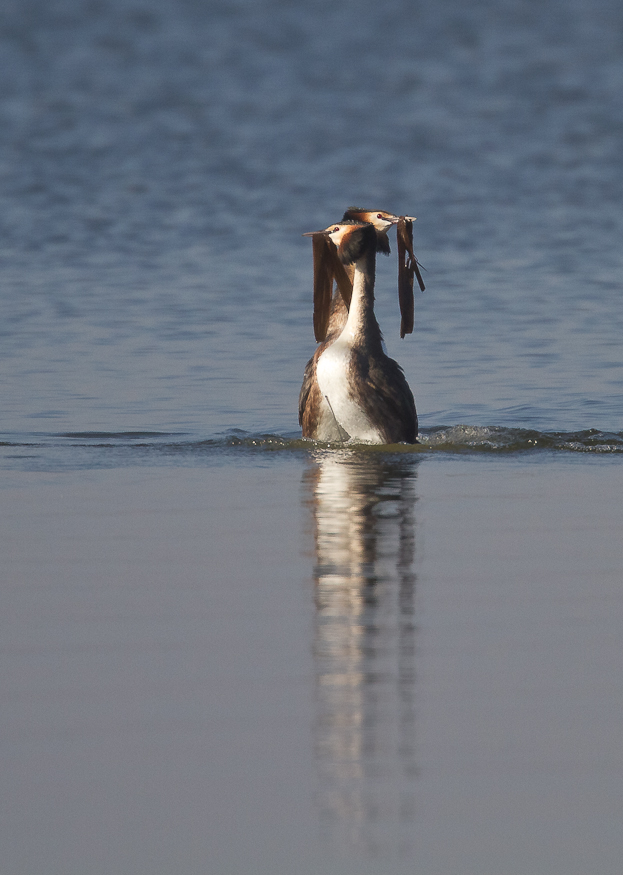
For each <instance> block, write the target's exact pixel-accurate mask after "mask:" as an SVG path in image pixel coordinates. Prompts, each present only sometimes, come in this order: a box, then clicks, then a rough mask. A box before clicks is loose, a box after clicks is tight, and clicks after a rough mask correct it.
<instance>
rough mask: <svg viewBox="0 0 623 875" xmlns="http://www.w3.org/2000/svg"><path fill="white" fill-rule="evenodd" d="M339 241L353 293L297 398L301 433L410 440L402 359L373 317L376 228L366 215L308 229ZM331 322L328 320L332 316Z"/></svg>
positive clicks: (413, 431) (413, 419) (409, 401)
mask: <svg viewBox="0 0 623 875" xmlns="http://www.w3.org/2000/svg"><path fill="white" fill-rule="evenodd" d="M310 236H312V237H314V239H316V238H317V237H319V236H322V237H327V238H328V239H329V240H331V241H332V243H334V244H335V245H336V247H337V248H336V252H337V256H338V257H339V259H340V262H341V263H342V264H344V266H345V267H346V269H347V270H348V267H349V266H351V267H352V272H353V279H354V282H353V292H352V300H351V304H350V309H349V310H348V313H347V318H346V321H345V322H344V324H343V326H342V327H341V328H340V327H339V325H338V326H337V327H336V328H335V330H334V332H333V333H332V334H331V335H330V336H329V337H327V338H326V339H325V341H324V342H323V343H322V344H321V345H320V346H319V347H318V349H317V350H316V352H315V354H314V356H313V357H312V358H311V360H310V361H309V362H308V365H307V367H306V369H305V376H304V379H303V386H302V388H301V393H300V397H299V422H300V423H301V426H302V430H303V436H304V437H311V438H315V439H316V440H326V441H344V440H348V439H352V440H356V441H364V442H368V443H396V442H399V441H405V442H407V443H413V442H414V441H415V439H416V436H417V414H416V410H415V403H414V401H413V395H412V393H411V390H410V389H409V386H408V384H407V381H406V379H405V377H404V374H403V372H402V369H401V368H400V366H399V365H398V364H397V363H396V362H395V361H394V360H393V359H391V358H389V357H388V356H387V355H386V354H385V353H384V351H383V346H382V336H381V330H380V328H379V325H378V322H377V321H376V317H375V316H374V278H375V269H376V250H377V246H378V241H377V233H376V232H375V230H374V227H373V226H371V225H370V224H367V223H363V222H353V221H352V220H351V221H347V222H341V223H339V224H337V225H335V226H331V227H329V228H327V229H326V230H325V231H321V232H318V233H317V234H313V235H310ZM329 326H330V319H329Z"/></svg>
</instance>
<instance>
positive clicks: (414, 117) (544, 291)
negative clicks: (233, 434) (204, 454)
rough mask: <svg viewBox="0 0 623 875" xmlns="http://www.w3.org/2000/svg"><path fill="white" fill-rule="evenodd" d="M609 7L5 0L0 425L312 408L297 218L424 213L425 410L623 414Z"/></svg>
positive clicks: (309, 223) (381, 306)
mask: <svg viewBox="0 0 623 875" xmlns="http://www.w3.org/2000/svg"><path fill="white" fill-rule="evenodd" d="M621 16H622V13H621V10H620V8H619V6H618V4H616V3H614V2H607V0H598V2H597V3H587V2H569V0H566V2H562V0H560V2H557V0H548V2H546V3H541V4H535V3H530V2H524V3H509V4H507V3H502V2H500V3H487V2H480V3H475V4H471V5H470V8H469V10H467V9H466V8H465V6H464V4H461V3H457V2H443V3H435V4H433V3H411V2H390V3H386V4H383V6H382V7H381V6H378V5H376V4H371V3H370V4H364V5H363V6H362V5H361V4H356V5H355V4H339V5H335V4H331V3H328V2H320V0H316V2H312V3H306V4H304V5H303V4H292V5H283V4H273V3H270V2H242V0H240V2H228V3H227V4H225V3H223V4H221V3H217V2H209V3H200V2H166V0H155V2H153V3H151V4H150V5H149V7H146V6H145V5H144V4H143V3H139V2H125V0H124V2H118V3H117V2H114V0H107V2H101V3H93V4H87V3H80V2H78V0H64V2H63V0H57V2H36V0H30V2H25V3H24V2H20V3H17V2H15V3H8V4H5V6H4V7H3V12H2V28H1V33H2V37H1V38H2V49H3V51H2V61H1V62H0V63H2V65H3V71H4V78H5V82H6V91H5V96H4V98H3V100H2V102H1V105H0V111H1V112H2V125H1V133H0V136H1V137H2V153H1V154H2V163H1V171H2V180H3V184H2V194H1V210H0V215H1V221H2V237H1V242H0V247H1V251H2V292H1V306H2V323H1V324H2V329H1V330H2V345H1V347H0V356H1V366H2V373H3V377H4V379H3V404H2V407H3V431H21V432H23V431H26V432H28V431H50V430H52V431H53V432H55V433H58V432H63V431H87V430H88V431H92V430H97V431H111V432H115V431H127V430H157V431H168V430H178V429H181V430H185V431H186V430H191V431H193V432H194V433H196V434H198V435H200V436H201V437H204V438H211V437H214V436H215V435H217V434H219V433H221V432H226V431H228V430H230V429H232V428H242V429H245V430H247V431H249V432H252V433H255V432H257V431H261V432H269V433H276V434H283V433H289V432H292V431H294V430H295V429H296V427H297V423H296V402H297V394H298V389H299V386H300V381H301V374H302V369H303V366H304V363H305V361H306V360H307V358H308V357H309V355H310V353H311V352H312V350H313V347H314V342H313V336H312V332H311V308H310V295H311V291H310V286H311V253H310V247H309V241H308V240H304V239H302V238H301V236H300V235H301V233H302V232H303V231H307V230H312V229H316V228H319V227H324V226H326V224H327V223H328V222H330V221H333V220H335V218H336V217H338V216H339V215H341V212H342V210H343V209H344V207H345V206H347V205H348V204H350V203H353V202H354V203H361V204H371V205H378V206H380V207H385V208H388V209H391V210H394V211H395V212H412V213H415V214H416V215H417V216H418V221H417V223H416V226H415V231H416V239H415V243H416V251H417V253H418V256H419V258H420V260H421V261H422V263H423V264H424V265H425V267H426V268H427V273H426V282H427V289H426V291H425V292H424V294H422V295H420V296H419V297H418V299H417V301H416V328H415V333H414V335H413V336H411V337H409V338H407V339H406V340H404V341H400V340H399V339H398V328H399V316H398V312H397V310H398V308H397V301H396V293H395V263H394V262H393V261H390V260H386V259H381V260H380V264H379V277H378V290H377V298H378V307H377V309H378V313H379V318H380V321H381V326H382V328H383V329H384V332H385V337H386V341H387V344H388V348H389V351H390V354H392V355H393V356H394V357H397V358H398V359H399V361H400V362H401V363H402V364H403V366H404V368H405V371H406V373H407V376H408V379H409V381H410V383H411V385H412V387H413V390H414V394H415V397H416V402H417V405H418V412H419V413H420V420H421V422H422V424H423V426H424V427H435V426H438V425H441V424H450V425H457V424H460V423H467V424H469V425H477V426H504V427H509V426H510V427H515V428H535V429H539V430H548V431H549V430H560V431H576V430H586V429H590V428H596V429H601V430H607V431H615V432H619V431H620V430H621V427H622V422H621V408H622V401H623V357H622V355H621V345H620V337H621V333H622V329H623V324H622V323H623V304H622V303H621V295H620V277H621V254H620V253H621V247H620V240H621V236H622V231H623V229H622V227H621V224H622V219H621V209H620V203H621V195H622V194H623V192H622V179H623V174H622V162H623V157H622V156H623V149H621V144H622V139H623V136H622V135H623V110H622V108H621V102H620V100H619V95H620V93H621V87H622V85H623V50H622V49H621V43H620V33H621V27H622V19H621Z"/></svg>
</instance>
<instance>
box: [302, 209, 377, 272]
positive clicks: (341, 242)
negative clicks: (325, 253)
mask: <svg viewBox="0 0 623 875" xmlns="http://www.w3.org/2000/svg"><path fill="white" fill-rule="evenodd" d="M316 234H322V235H323V236H325V237H328V238H329V240H331V242H332V243H334V244H335V246H336V248H337V254H338V257H339V259H340V261H341V262H342V264H352V263H353V262H355V261H357V259H358V258H361V256H362V255H363V254H364V252H365V251H366V249H368V248H369V247H371V246H373V247H374V249H376V246H377V233H376V231H375V229H374V226H373V225H371V224H370V223H368V222H355V221H352V220H350V221H342V222H336V223H335V224H333V225H329V227H328V228H325V229H324V231H312V232H311V233H308V234H304V235H303V236H304V237H315V236H316Z"/></svg>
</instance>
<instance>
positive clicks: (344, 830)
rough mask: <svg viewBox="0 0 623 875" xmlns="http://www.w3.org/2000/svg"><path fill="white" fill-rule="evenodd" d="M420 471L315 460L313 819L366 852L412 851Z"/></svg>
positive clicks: (380, 463)
mask: <svg viewBox="0 0 623 875" xmlns="http://www.w3.org/2000/svg"><path fill="white" fill-rule="evenodd" d="M417 464H418V463H417V461H416V460H413V459H405V458H394V459H391V458H389V459H388V457H383V456H379V455H376V454H372V453H369V454H368V453H365V454H356V453H347V452H344V453H340V452H329V453H325V454H321V455H318V456H317V457H316V458H315V459H314V460H313V462H312V463H311V466H310V468H309V469H308V471H307V472H306V474H305V485H306V491H307V494H306V500H307V501H308V503H309V507H310V509H311V512H312V515H313V533H314V544H315V567H314V579H315V584H316V614H315V634H314V657H315V671H316V720H315V733H314V742H315V757H316V762H317V768H318V779H319V789H318V795H317V800H318V809H319V816H320V820H321V823H322V824H323V826H324V827H326V830H327V832H328V833H329V834H331V835H332V836H334V837H335V838H338V839H339V840H340V841H341V842H344V843H347V844H348V845H351V846H352V845H356V846H359V847H360V848H361V850H364V851H365V852H366V854H377V853H383V855H385V854H386V853H387V852H388V851H390V852H392V853H394V852H395V853H398V854H400V855H402V854H405V853H408V852H409V850H410V833H411V829H410V825H411V824H412V823H413V814H414V793H413V780H414V778H415V775H416V761H415V744H414V736H415V717H414V713H415V672H414V657H415V640H414V639H415V623H414V597H415V574H414V572H413V561H414V555H415V513H414V506H415V500H416V496H415V480H416V467H417Z"/></svg>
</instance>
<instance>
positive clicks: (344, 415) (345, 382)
mask: <svg viewBox="0 0 623 875" xmlns="http://www.w3.org/2000/svg"><path fill="white" fill-rule="evenodd" d="M351 352H352V348H351V346H350V344H349V343H346V342H344V340H343V339H342V338H341V337H340V338H338V340H336V341H335V343H332V344H331V346H329V347H327V349H325V351H324V352H323V354H322V355H321V356H320V358H319V359H318V364H317V365H316V379H317V380H318V386H319V387H320V391H321V393H322V397H323V402H324V403H323V409H322V412H321V430H322V432H323V434H322V435H320V434H319V435H318V438H319V440H327V441H332V440H340V441H344V440H348V439H349V438H350V439H351V440H356V441H361V442H363V443H372V444H382V443H383V438H382V436H381V434H380V432H379V430H378V428H377V427H376V426H375V425H374V423H373V422H371V420H370V419H369V417H368V416H367V415H366V413H365V411H364V410H363V409H362V408H361V407H360V405H359V404H358V403H357V392H356V386H352V385H351V383H350V380H349V373H348V365H349V361H350V356H351ZM325 435H327V436H325ZM328 435H330V436H328Z"/></svg>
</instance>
